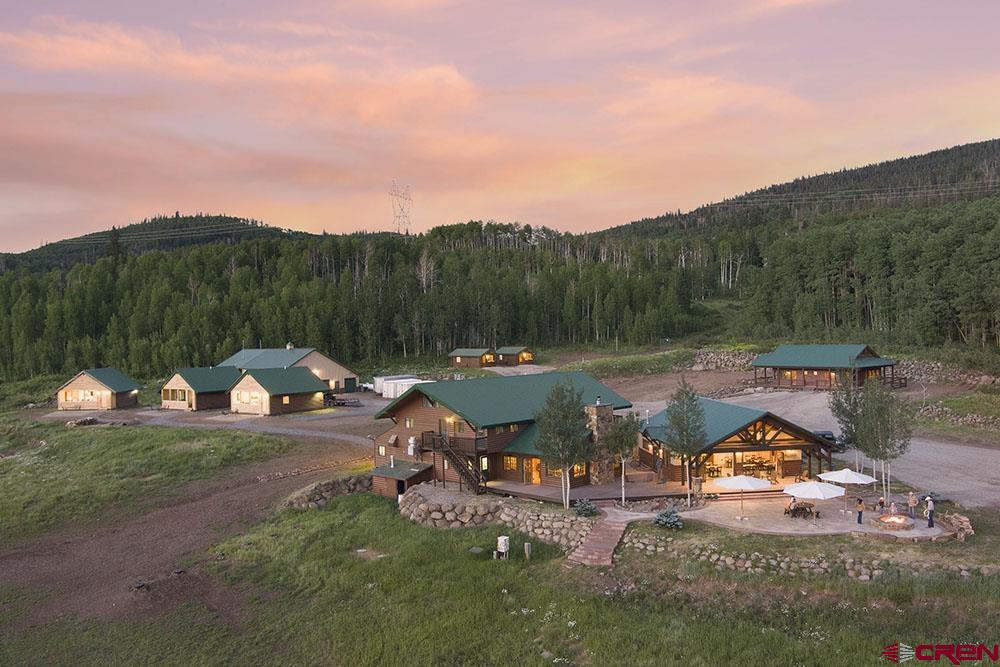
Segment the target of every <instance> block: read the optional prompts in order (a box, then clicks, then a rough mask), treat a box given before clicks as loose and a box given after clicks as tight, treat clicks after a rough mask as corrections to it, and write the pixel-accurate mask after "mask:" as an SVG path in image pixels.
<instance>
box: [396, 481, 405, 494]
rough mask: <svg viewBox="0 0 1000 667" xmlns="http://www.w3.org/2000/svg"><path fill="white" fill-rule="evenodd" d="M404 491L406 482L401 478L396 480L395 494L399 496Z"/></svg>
mask: <svg viewBox="0 0 1000 667" xmlns="http://www.w3.org/2000/svg"><path fill="white" fill-rule="evenodd" d="M404 493H406V482H404V481H403V480H401V479H397V480H396V495H397V496H401V495H403V494H404Z"/></svg>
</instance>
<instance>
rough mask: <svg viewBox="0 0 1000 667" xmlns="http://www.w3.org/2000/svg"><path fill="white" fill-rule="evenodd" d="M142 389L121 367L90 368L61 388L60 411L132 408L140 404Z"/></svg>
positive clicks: (57, 393) (58, 400) (59, 397)
mask: <svg viewBox="0 0 1000 667" xmlns="http://www.w3.org/2000/svg"><path fill="white" fill-rule="evenodd" d="M139 388H140V385H139V383H138V382H136V381H135V380H133V379H132V378H130V377H129V376H127V375H125V374H124V373H122V372H121V371H120V370H118V369H117V368H90V369H87V370H85V371H80V372H79V373H77V374H76V376H74V377H73V379H72V380H70V381H69V382H67V383H66V384H64V385H63V386H61V387H59V391H58V392H56V403H57V404H58V406H59V409H60V410H115V409H117V408H131V407H135V406H136V405H138V404H139V400H138V399H139Z"/></svg>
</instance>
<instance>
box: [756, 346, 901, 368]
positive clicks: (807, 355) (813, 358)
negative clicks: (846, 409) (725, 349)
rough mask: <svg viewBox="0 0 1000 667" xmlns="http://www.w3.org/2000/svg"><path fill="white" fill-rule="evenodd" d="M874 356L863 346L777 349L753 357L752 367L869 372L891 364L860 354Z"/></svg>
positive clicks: (780, 347) (891, 363)
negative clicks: (839, 369) (841, 369)
mask: <svg viewBox="0 0 1000 667" xmlns="http://www.w3.org/2000/svg"><path fill="white" fill-rule="evenodd" d="M866 351H867V352H868V353H870V354H872V355H875V352H874V351H873V350H872V349H871V348H870V347H868V346H867V345H862V344H860V343H857V344H853V345H779V346H778V348H777V349H776V350H775V351H774V352H766V353H764V354H759V355H757V358H756V359H754V360H753V362H751V365H752V366H758V367H761V366H767V367H779V368H843V369H848V368H851V367H852V366H853V367H855V368H871V367H873V366H875V367H877V366H892V365H895V363H896V362H895V361H892V360H891V359H883V358H881V357H879V356H878V355H875V356H869V357H861V356H860V355H861V354H862V353H864V352H866Z"/></svg>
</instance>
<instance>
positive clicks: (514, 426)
mask: <svg viewBox="0 0 1000 667" xmlns="http://www.w3.org/2000/svg"><path fill="white" fill-rule="evenodd" d="M507 429H508V430H509V431H510V432H511V433H516V432H517V424H511V425H510V426H508V427H507Z"/></svg>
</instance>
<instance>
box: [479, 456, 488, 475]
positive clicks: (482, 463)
mask: <svg viewBox="0 0 1000 667" xmlns="http://www.w3.org/2000/svg"><path fill="white" fill-rule="evenodd" d="M479 469H480V470H482V471H483V472H486V471H488V470H489V469H490V460H489V459H488V458H486V457H485V456H482V457H480V458H479Z"/></svg>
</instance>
